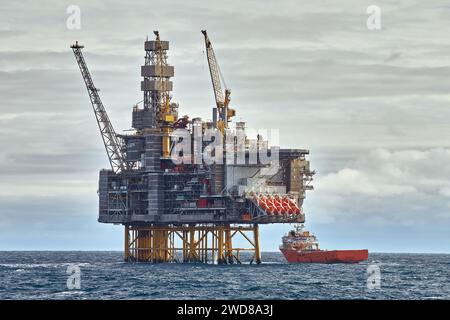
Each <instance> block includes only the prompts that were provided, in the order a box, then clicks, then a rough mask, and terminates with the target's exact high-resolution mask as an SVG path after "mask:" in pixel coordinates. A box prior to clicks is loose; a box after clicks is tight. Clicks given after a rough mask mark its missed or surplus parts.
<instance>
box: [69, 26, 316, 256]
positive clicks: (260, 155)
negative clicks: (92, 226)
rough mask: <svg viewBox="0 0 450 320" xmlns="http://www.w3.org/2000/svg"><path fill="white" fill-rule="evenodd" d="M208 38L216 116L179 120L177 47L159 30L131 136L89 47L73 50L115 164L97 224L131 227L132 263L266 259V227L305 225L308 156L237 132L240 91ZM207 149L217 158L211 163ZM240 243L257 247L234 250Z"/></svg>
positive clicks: (103, 182)
mask: <svg viewBox="0 0 450 320" xmlns="http://www.w3.org/2000/svg"><path fill="white" fill-rule="evenodd" d="M202 33H203V35H204V40H205V46H206V52H207V58H208V65H209V71H210V76H211V80H212V85H213V91H214V98H215V105H214V107H213V119H212V120H211V121H209V120H208V121H203V120H202V119H200V118H195V117H194V118H192V119H190V118H189V117H188V116H183V117H178V109H179V106H178V103H175V102H173V101H172V95H171V93H172V90H173V85H172V81H171V78H172V77H173V76H174V67H173V66H171V65H170V64H169V63H168V51H169V42H168V41H164V40H161V39H160V34H159V32H158V31H154V36H155V38H154V40H148V39H147V40H146V41H145V42H144V50H145V59H144V64H143V65H142V66H141V76H142V81H141V91H142V92H143V104H142V106H138V105H135V106H134V107H133V108H132V120H131V126H132V128H133V130H132V133H128V134H116V133H115V131H114V129H113V127H112V125H111V122H110V121H109V118H108V116H107V114H106V111H105V108H104V107H103V104H102V103H101V100H100V97H99V96H98V90H97V89H96V88H95V87H94V84H93V82H92V79H91V76H90V74H89V71H88V68H87V66H86V63H85V61H84V58H83V55H82V53H81V49H82V48H83V46H80V45H78V43H76V44H75V45H73V46H72V47H71V48H72V49H73V52H74V54H75V58H76V60H77V63H78V65H79V67H80V70H81V74H82V76H83V79H84V81H85V83H86V88H87V91H88V94H89V97H90V100H91V103H92V106H93V108H94V113H95V116H96V119H97V123H98V125H99V128H100V133H101V136H102V139H103V142H104V144H105V148H106V151H107V155H108V158H109V161H110V164H111V169H103V170H101V171H100V175H99V190H98V194H99V218H98V221H99V222H102V223H114V224H122V225H123V226H124V227H125V243H124V258H125V260H126V261H139V262H209V263H240V262H241V261H243V259H244V258H246V257H247V258H248V259H249V260H250V262H256V263H259V262H260V261H261V256H260V247H259V229H258V226H259V225H260V224H268V223H292V222H303V221H304V220H305V215H304V213H303V211H302V204H303V200H304V198H305V192H306V191H307V190H310V189H312V186H311V185H310V182H311V181H312V176H313V174H314V172H313V171H311V170H310V168H309V161H307V160H306V158H305V157H306V155H308V153H309V151H308V150H304V149H280V148H279V147H276V146H272V147H270V148H268V141H266V140H264V139H263V137H261V136H259V135H258V137H257V138H256V139H252V138H250V137H248V136H247V134H246V133H245V132H246V131H245V123H244V122H236V123H235V128H233V129H230V126H229V123H231V118H232V117H233V116H234V114H235V112H234V110H233V109H231V108H230V107H229V102H230V94H231V91H230V90H229V89H228V88H227V87H226V85H225V83H224V81H223V77H221V73H220V69H219V65H218V63H217V60H216V56H215V53H214V50H213V48H212V44H211V41H210V39H209V37H208V35H207V33H206V31H202ZM221 78H222V81H221ZM222 83H223V86H222ZM222 87H224V88H225V90H223V89H222ZM240 138H241V139H240ZM237 141H241V143H240V144H239V143H238V142H237ZM213 146H215V148H213ZM211 150H214V151H211ZM207 151H211V153H210V156H212V159H213V160H214V161H209V160H211V158H210V159H209V160H207V159H205V158H204V155H205V154H207V153H208V152H207ZM268 154H270V157H268ZM236 159H241V160H242V161H234V160H236ZM238 237H240V238H241V239H242V240H243V241H244V242H246V243H248V244H249V246H248V247H245V248H237V247H235V246H234V245H233V243H234V241H235V240H236V238H238ZM243 251H249V252H250V255H241V252H243Z"/></svg>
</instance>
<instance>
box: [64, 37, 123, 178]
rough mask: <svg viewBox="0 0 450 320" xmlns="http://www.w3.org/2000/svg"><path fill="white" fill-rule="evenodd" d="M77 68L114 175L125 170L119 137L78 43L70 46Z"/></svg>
mask: <svg viewBox="0 0 450 320" xmlns="http://www.w3.org/2000/svg"><path fill="white" fill-rule="evenodd" d="M71 48H72V50H73V53H74V55H75V59H76V60H77V63H78V66H79V67H80V71H81V75H82V76H83V80H84V83H85V84H86V88H87V91H88V94H89V98H90V100H91V104H92V108H93V109H94V114H95V118H96V119H97V124H98V128H99V129H100V134H101V136H102V139H103V144H104V145H105V149H106V153H107V154H108V158H109V162H110V164H111V168H112V170H113V172H114V173H118V172H120V171H123V170H125V161H124V156H123V154H122V151H121V147H120V143H119V137H118V136H117V135H116V132H115V131H114V128H113V126H112V124H111V121H110V120H109V117H108V114H107V113H106V110H105V107H104V106H103V103H102V100H101V99H100V96H99V95H98V91H99V90H98V89H97V88H96V87H95V86H94V82H93V81H92V78H91V75H90V73H89V70H88V67H87V65H86V62H85V61H84V57H83V53H82V52H81V49H83V48H84V46H82V45H79V44H78V41H77V42H76V43H75V44H74V45H72V46H71Z"/></svg>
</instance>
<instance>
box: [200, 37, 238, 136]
mask: <svg viewBox="0 0 450 320" xmlns="http://www.w3.org/2000/svg"><path fill="white" fill-rule="evenodd" d="M202 33H203V35H204V37H205V46H206V56H207V58H208V66H209V73H210V75H211V81H212V85H213V89H214V98H215V99H216V108H217V109H214V114H213V118H214V119H215V118H217V115H218V123H217V126H218V127H219V129H220V131H222V132H223V130H224V128H227V127H228V121H229V118H231V117H232V116H234V115H235V111H234V110H233V109H229V108H228V104H229V102H230V94H231V91H230V90H229V89H227V88H225V94H224V92H223V91H222V85H221V81H220V79H221V76H222V74H221V73H220V69H219V64H218V63H217V59H216V55H215V53H214V49H213V47H212V44H211V41H210V40H209V37H208V34H207V33H206V30H202ZM224 84H225V83H224Z"/></svg>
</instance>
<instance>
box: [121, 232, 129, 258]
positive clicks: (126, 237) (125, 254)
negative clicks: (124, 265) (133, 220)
mask: <svg viewBox="0 0 450 320" xmlns="http://www.w3.org/2000/svg"><path fill="white" fill-rule="evenodd" d="M124 249H125V250H124V255H123V259H124V260H125V261H128V259H129V258H130V230H129V227H128V225H125V248H124Z"/></svg>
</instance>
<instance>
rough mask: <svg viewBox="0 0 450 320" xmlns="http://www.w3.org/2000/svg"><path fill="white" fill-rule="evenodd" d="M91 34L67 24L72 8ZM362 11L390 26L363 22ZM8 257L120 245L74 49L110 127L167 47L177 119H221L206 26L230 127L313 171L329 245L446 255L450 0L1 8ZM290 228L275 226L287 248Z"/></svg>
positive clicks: (123, 119)
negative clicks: (260, 131) (267, 141)
mask: <svg viewBox="0 0 450 320" xmlns="http://www.w3.org/2000/svg"><path fill="white" fill-rule="evenodd" d="M70 5H78V6H79V8H80V9H81V28H80V29H79V30H71V29H69V28H67V24H66V20H67V18H68V16H69V15H68V14H67V13H66V10H67V7H68V6H70ZM369 5H377V6H379V7H380V8H381V29H380V30H369V29H368V28H367V26H366V20H367V18H368V14H367V13H366V9H367V7H368V6H369ZM1 7H2V10H1V11H0V84H1V85H0V147H1V152H0V250H1V249H5V250H6V249H8V250H9V249H28V250H32V249H55V250H57V249H83V250H89V249H117V250H121V249H122V247H123V245H122V241H123V230H122V227H119V226H111V225H106V224H99V223H97V222H96V219H97V206H98V204H97V200H98V199H97V194H96V190H97V178H98V170H99V169H100V168H103V167H108V161H107V157H106V154H105V152H104V148H103V145H102V142H101V138H100V136H99V133H98V129H97V125H96V123H95V120H94V115H93V113H92V109H91V106H90V103H89V99H88V96H87V93H86V92H85V88H84V84H83V81H82V78H81V75H80V72H79V70H78V67H77V65H76V62H75V59H74V57H73V54H72V52H71V50H70V48H69V46H70V45H71V44H72V43H73V42H74V41H75V40H79V41H80V43H82V44H84V45H85V47H86V48H85V57H86V61H87V63H88V66H89V68H90V70H91V73H92V76H93V78H94V82H95V83H96V86H97V87H99V88H101V92H100V94H101V98H102V100H103V102H104V104H105V106H106V107H107V109H108V112H109V115H110V118H111V119H112V121H113V124H114V126H115V128H116V130H117V131H120V130H125V129H129V128H130V122H131V121H130V117H131V112H130V111H131V107H132V105H133V104H134V103H136V102H137V101H140V100H141V99H142V98H141V92H140V91H139V81H140V78H139V72H140V65H141V64H142V62H143V56H144V51H143V41H144V40H145V37H146V36H147V35H149V36H150V37H152V36H153V35H152V31H153V30H156V29H157V30H159V31H160V33H161V37H162V38H163V39H165V40H170V41H171V50H170V62H171V64H173V65H174V66H175V72H176V76H175V78H174V98H173V99H174V101H177V102H179V103H180V113H181V114H189V115H190V116H191V117H192V116H201V117H203V118H209V117H210V108H211V106H212V105H213V101H214V100H213V94H212V89H211V84H210V79H209V74H208V66H207V62H206V56H205V53H204V50H203V46H204V43H203V38H202V35H201V33H200V30H201V29H207V30H208V32H209V34H210V37H211V40H212V41H213V44H214V47H215V50H216V55H217V57H218V59H219V63H220V66H221V69H222V72H223V74H224V76H225V79H226V82H227V84H228V86H229V87H230V88H231V89H232V103H233V106H234V107H235V108H236V110H237V118H236V119H237V120H245V121H246V122H247V123H248V126H249V127H253V128H279V129H280V136H281V140H282V141H281V146H282V147H296V148H308V149H310V151H311V155H310V160H311V166H312V168H314V169H315V170H316V171H317V175H316V177H315V181H314V185H315V191H313V192H310V193H309V194H308V198H307V199H306V203H305V207H304V209H305V211H306V213H307V226H308V228H309V229H310V230H311V231H313V232H315V233H316V235H317V236H318V238H319V240H320V242H321V245H322V247H324V248H328V249H333V248H368V249H369V250H370V251H378V252H450V246H449V245H450V213H449V211H450V123H449V121H450V94H449V92H450V43H449V40H448V30H450V18H449V17H450V6H449V5H448V4H446V2H445V1H442V0H441V1H437V0H433V1H420V0H410V1H373V0H370V1H348V0H346V1H336V0H333V1H312V2H305V1H297V0H291V1H286V0H283V1H257V0H254V1H181V0H178V1H167V0H165V1H153V0H142V1H126V2H125V1H109V2H107V3H106V2H105V3H104V2H102V3H100V1H76V0H75V1H72V0H71V1H56V0H55V1H50V0H43V1H39V2H38V1H4V0H2V3H1ZM289 228H290V226H288V225H276V226H275V225H272V226H265V227H263V228H262V232H261V242H262V249H263V250H276V249H277V246H278V244H279V242H280V237H281V236H282V234H283V233H284V232H286V231H287V230H289Z"/></svg>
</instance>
